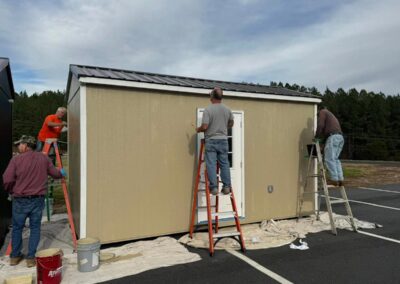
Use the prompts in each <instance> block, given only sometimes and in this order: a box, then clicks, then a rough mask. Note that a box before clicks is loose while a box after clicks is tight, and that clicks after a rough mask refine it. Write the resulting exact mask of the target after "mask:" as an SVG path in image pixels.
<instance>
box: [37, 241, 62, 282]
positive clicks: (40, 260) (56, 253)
mask: <svg viewBox="0 0 400 284" xmlns="http://www.w3.org/2000/svg"><path fill="white" fill-rule="evenodd" d="M62 256H63V252H62V250H61V249H59V248H49V249H45V250H41V251H38V252H37V253H36V272H37V283H38V284H59V283H61V279H62Z"/></svg>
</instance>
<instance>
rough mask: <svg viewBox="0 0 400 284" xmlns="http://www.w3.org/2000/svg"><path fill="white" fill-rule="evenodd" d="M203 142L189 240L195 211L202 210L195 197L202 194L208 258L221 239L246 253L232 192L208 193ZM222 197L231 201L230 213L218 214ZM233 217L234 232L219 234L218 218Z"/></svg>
mask: <svg viewBox="0 0 400 284" xmlns="http://www.w3.org/2000/svg"><path fill="white" fill-rule="evenodd" d="M204 144H205V142H204V139H202V140H201V146H200V152H199V157H198V166H197V176H196V182H195V185H194V191H193V205H192V216H191V222H190V229H189V236H190V238H193V232H194V229H195V218H196V212H197V210H196V209H199V208H204V206H203V207H201V206H198V205H197V197H198V194H199V193H200V192H201V193H204V194H205V196H206V204H207V205H206V206H205V207H206V208H207V224H208V238H209V252H210V256H213V255H214V247H215V245H216V244H217V243H218V241H220V240H221V239H223V238H232V239H234V240H235V241H237V242H238V243H239V244H240V248H241V250H242V252H245V251H246V248H245V243H244V238H243V233H242V229H241V227H240V221H239V215H238V211H237V207H236V201H235V196H234V194H233V190H232V189H231V192H230V193H229V194H223V193H218V194H217V195H212V194H211V193H210V187H209V182H208V175H207V168H206V166H205V160H204V155H205V146H204ZM202 166H203V170H204V181H202V179H201V174H202ZM217 172H219V167H217ZM201 183H205V189H200V188H199V185H200V184H201ZM218 183H219V180H218ZM220 197H222V198H224V197H229V198H230V200H231V204H232V211H227V212H219V208H218V207H219V198H220ZM211 198H215V205H211ZM231 217H233V218H234V220H235V230H233V231H230V232H223V233H219V232H218V229H219V222H220V221H222V220H219V218H231Z"/></svg>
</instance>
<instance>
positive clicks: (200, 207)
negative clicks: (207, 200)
mask: <svg viewBox="0 0 400 284" xmlns="http://www.w3.org/2000/svg"><path fill="white" fill-rule="evenodd" d="M210 207H215V205H210ZM197 208H198V209H206V208H207V206H197Z"/></svg>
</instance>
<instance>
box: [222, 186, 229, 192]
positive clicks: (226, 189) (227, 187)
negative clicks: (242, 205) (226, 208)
mask: <svg viewBox="0 0 400 284" xmlns="http://www.w3.org/2000/svg"><path fill="white" fill-rule="evenodd" d="M222 193H223V194H229V193H231V187H230V186H226V187H225V186H224V187H223V188H222Z"/></svg>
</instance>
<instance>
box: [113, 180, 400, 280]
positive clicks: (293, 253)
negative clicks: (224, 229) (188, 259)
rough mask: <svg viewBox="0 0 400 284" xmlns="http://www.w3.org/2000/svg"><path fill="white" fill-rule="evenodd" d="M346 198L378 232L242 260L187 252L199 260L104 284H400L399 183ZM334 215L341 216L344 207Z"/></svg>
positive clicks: (315, 239) (321, 237)
mask: <svg viewBox="0 0 400 284" xmlns="http://www.w3.org/2000/svg"><path fill="white" fill-rule="evenodd" d="M347 194H348V198H349V200H352V201H351V203H350V205H351V207H352V210H353V215H354V216H355V217H356V218H358V219H360V220H364V221H369V222H372V223H377V224H380V225H382V227H381V228H377V229H372V230H366V229H363V230H362V231H361V232H359V233H355V232H352V231H348V230H338V235H337V236H334V235H332V234H331V233H330V231H323V232H320V233H316V234H308V235H307V238H306V239H305V240H306V241H307V243H308V245H309V247H310V249H309V250H292V249H290V248H289V246H288V245H286V246H283V247H279V248H272V249H264V250H250V251H247V252H246V253H245V254H244V257H243V259H242V258H239V257H238V256H237V255H242V254H241V253H238V254H237V255H232V254H231V253H229V252H227V251H219V250H218V251H216V253H215V255H214V256H213V257H210V256H209V254H208V251H207V250H203V249H194V248H190V247H188V249H189V250H190V251H191V252H195V253H198V254H199V255H200V256H201V257H202V260H201V261H198V262H194V263H189V264H184V265H176V266H172V267H166V268H160V269H155V270H150V271H146V272H143V273H141V274H137V275H133V276H128V277H124V278H120V279H115V280H113V281H109V282H107V283H400V184H397V185H386V186H373V187H369V188H348V189H347ZM333 196H334V195H333ZM333 210H334V212H335V213H338V214H345V210H344V207H343V204H335V205H333ZM177 237H178V236H177Z"/></svg>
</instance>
